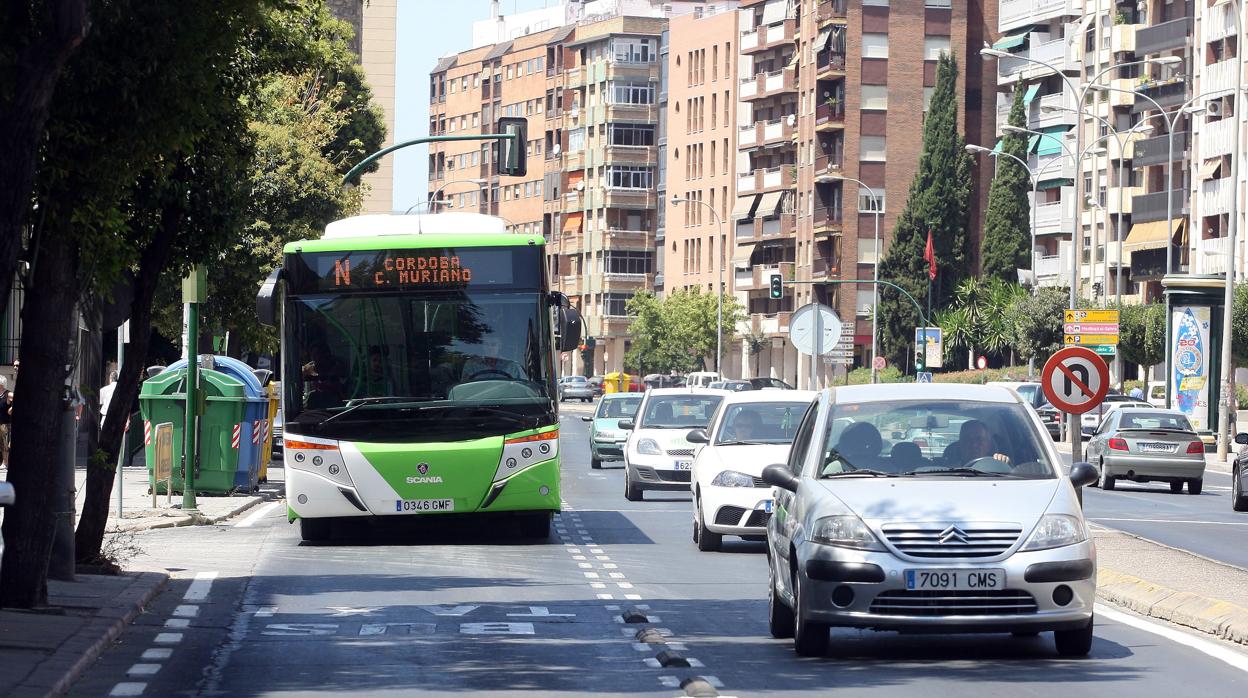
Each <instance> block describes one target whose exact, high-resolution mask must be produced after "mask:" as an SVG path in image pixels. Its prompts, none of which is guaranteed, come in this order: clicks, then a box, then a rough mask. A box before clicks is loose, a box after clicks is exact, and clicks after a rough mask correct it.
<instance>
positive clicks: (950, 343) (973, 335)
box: [937, 276, 1027, 359]
mask: <svg viewBox="0 0 1248 698" xmlns="http://www.w3.org/2000/svg"><path fill="white" fill-rule="evenodd" d="M1026 295H1027V291H1026V290H1024V289H1023V288H1022V287H1021V286H1019V285H1018V284H1012V283H1007V282H1005V281H1002V280H1001V279H995V278H994V279H989V280H987V281H984V280H982V279H977V278H975V277H973V276H972V277H967V278H965V279H963V280H962V282H961V283H960V284H958V288H957V289H956V291H955V292H954V300H953V306H952V307H951V308H949V309H948V310H946V311H944V312H942V313H940V314H939V315H938V316H937V319H938V322H940V328H941V330H942V332H943V334H944V344H945V352H946V355H947V356H949V357H950V358H951V359H952V356H953V354H952V352H954V351H958V350H962V351H966V350H972V351H982V352H984V353H986V354H990V355H992V356H997V357H1002V358H1005V357H1006V355H1007V354H1010V353H1011V352H1012V347H1011V345H1012V339H1013V326H1012V325H1011V324H1010V321H1009V310H1010V308H1011V307H1012V306H1014V305H1015V304H1016V303H1018V302H1020V301H1021V300H1022V298H1024V297H1025V296H1026Z"/></svg>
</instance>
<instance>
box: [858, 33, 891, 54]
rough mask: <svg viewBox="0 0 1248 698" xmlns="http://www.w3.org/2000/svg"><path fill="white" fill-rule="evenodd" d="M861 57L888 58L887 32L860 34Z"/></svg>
mask: <svg viewBox="0 0 1248 698" xmlns="http://www.w3.org/2000/svg"><path fill="white" fill-rule="evenodd" d="M862 57H863V58H888V34H867V33H864V34H863V35H862Z"/></svg>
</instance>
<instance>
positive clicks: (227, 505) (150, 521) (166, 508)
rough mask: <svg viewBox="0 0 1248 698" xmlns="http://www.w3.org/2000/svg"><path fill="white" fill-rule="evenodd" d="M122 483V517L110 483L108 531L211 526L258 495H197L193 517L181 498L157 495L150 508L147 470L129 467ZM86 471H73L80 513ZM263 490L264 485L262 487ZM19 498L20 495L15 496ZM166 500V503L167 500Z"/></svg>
mask: <svg viewBox="0 0 1248 698" xmlns="http://www.w3.org/2000/svg"><path fill="white" fill-rule="evenodd" d="M123 472H124V476H125V480H124V481H123V483H122V513H123V515H124V518H118V516H117V483H116V481H114V482H113V494H112V496H111V497H110V502H109V511H108V527H107V529H106V530H108V531H110V532H111V531H144V530H148V529H152V528H171V527H173V526H190V525H196V524H200V525H204V524H214V523H217V522H218V521H223V520H225V519H228V518H230V517H231V516H236V515H238V514H240V513H242V512H244V511H246V510H248V509H250V508H252V507H254V506H255V505H257V504H259V503H260V502H262V501H264V499H265V498H264V497H263V496H260V495H258V494H257V495H247V496H243V495H233V496H229V497H219V496H211V495H205V494H200V495H198V496H197V497H196V498H195V503H196V505H198V506H199V516H197V517H192V516H190V515H189V514H185V513H183V512H182V496H181V495H179V494H175V495H173V497H172V498H167V497H166V496H165V495H163V494H158V495H156V506H155V507H153V506H152V495H150V494H148V491H147V469H146V468H143V467H129V468H125V469H124V471H123ZM86 479H87V471H86V470H83V469H78V470H76V471H75V472H74V484H75V486H76V487H77V489H78V501H77V505H76V506H75V509H76V510H77V511H78V512H81V511H82V503H83V500H84V499H85V498H86V490H85V488H84V484H85V482H86ZM262 487H263V486H262ZM18 496H21V495H18ZM167 500H168V503H166V501H167Z"/></svg>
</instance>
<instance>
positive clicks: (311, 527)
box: [299, 519, 332, 543]
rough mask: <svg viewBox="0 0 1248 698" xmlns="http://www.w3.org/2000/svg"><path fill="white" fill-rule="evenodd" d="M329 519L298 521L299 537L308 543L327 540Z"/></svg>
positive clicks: (329, 531)
mask: <svg viewBox="0 0 1248 698" xmlns="http://www.w3.org/2000/svg"><path fill="white" fill-rule="evenodd" d="M331 532H332V531H331V530H330V522H329V519H299V537H300V538H302V539H303V540H305V541H307V542H309V543H320V542H322V541H327V540H329V534H330V533H331Z"/></svg>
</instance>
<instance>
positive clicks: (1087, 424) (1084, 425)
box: [1079, 394, 1150, 436]
mask: <svg viewBox="0 0 1248 698" xmlns="http://www.w3.org/2000/svg"><path fill="white" fill-rule="evenodd" d="M1121 407H1150V405H1149V404H1148V403H1147V402H1141V401H1139V400H1136V399H1133V398H1130V397H1127V396H1126V395H1117V394H1115V395H1106V396H1105V400H1104V402H1102V403H1101V404H1099V405H1097V406H1096V407H1095V408H1093V409H1091V410H1088V411H1087V412H1084V413H1083V414H1081V415H1079V426H1080V429H1081V430H1082V431H1083V435H1084V436H1091V435H1092V434H1093V433H1095V432H1096V428H1097V427H1099V426H1100V425H1101V423H1102V422H1104V421H1105V418H1106V417H1108V416H1109V413H1110V412H1112V411H1113V410H1116V409H1118V408H1121Z"/></svg>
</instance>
